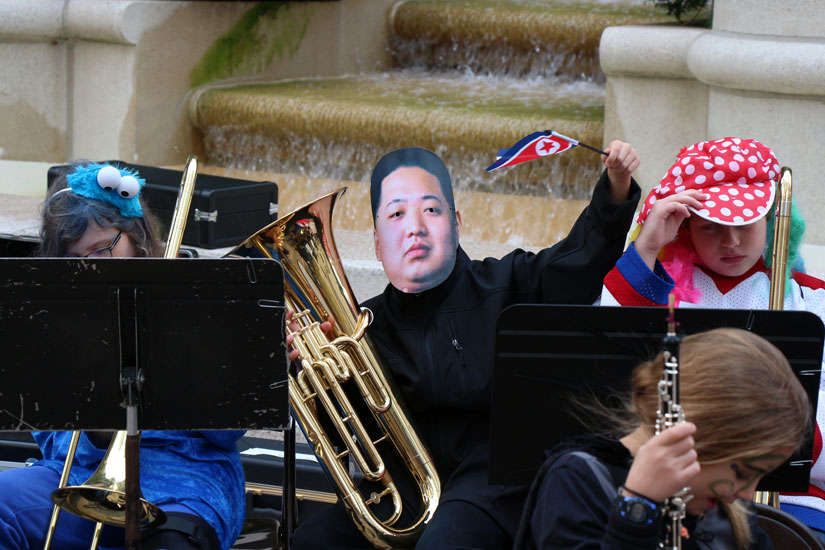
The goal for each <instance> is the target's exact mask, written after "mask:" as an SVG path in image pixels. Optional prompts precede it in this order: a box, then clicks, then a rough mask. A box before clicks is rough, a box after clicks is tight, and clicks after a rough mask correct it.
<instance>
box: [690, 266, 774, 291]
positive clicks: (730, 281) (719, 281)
mask: <svg viewBox="0 0 825 550" xmlns="http://www.w3.org/2000/svg"><path fill="white" fill-rule="evenodd" d="M699 269H701V270H702V271H704V272H705V274H706V275H707V276H708V277H710V278H711V280H712V281H713V284H715V285H716V288H717V289H719V292H721V293H722V294H727V293H728V292H730V291H731V290H733V289H734V288H736V286H737V285H738V284H739V283H741V282H742V281H744V280H745V279H748V278H750V277H751V276H752V275H753V274H754V273H759V272H762V273H767V272H768V268H767V267H765V260H764V259H763V258H759V259H758V260H757V261H756V263H755V264H753V266H752V267H751V268H750V269H749V270H747V271H746V272H744V273H743V274H741V275H738V276H736V277H725V276H724V275H719V274H718V273H716V272H714V271H711V270H710V269H706V268H705V267H702V266H701V265H700V266H699Z"/></svg>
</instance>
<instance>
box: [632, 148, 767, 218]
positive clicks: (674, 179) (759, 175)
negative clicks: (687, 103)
mask: <svg viewBox="0 0 825 550" xmlns="http://www.w3.org/2000/svg"><path fill="white" fill-rule="evenodd" d="M778 179H779V163H778V162H777V160H776V156H775V155H774V154H773V151H771V150H770V149H769V148H767V147H765V146H764V145H762V144H761V143H759V142H758V141H756V140H755V139H740V138H734V137H728V138H722V139H715V140H712V141H701V142H699V143H695V144H693V145H691V146H690V147H684V148H682V150H681V151H680V152H679V156H678V157H677V158H676V163H675V164H674V165H673V166H671V167H670V168H669V169H668V171H667V173H666V174H665V176H664V177H663V178H662V181H661V183H659V185H657V186H656V187H654V188H653V190H652V191H651V192H650V194H649V195H648V196H647V199H645V202H644V204H643V205H642V210H641V212H639V216H638V217H637V218H636V222H637V223H639V224H642V223H644V221H645V218H647V215H648V214H649V213H650V209H651V208H653V205H654V204H656V201H658V200H661V199H663V198H665V197H669V196H670V195H674V194H676V193H681V192H682V191H685V190H687V189H697V190H700V191H702V192H703V193H705V194H707V195H710V196H709V197H708V199H707V200H705V202H704V208H703V209H701V210H696V209H694V208H691V211H693V212H695V213H696V214H698V215H699V216H701V217H702V218H704V219H706V220H710V221H712V222H716V223H720V224H723V225H746V224H749V223H753V222H755V221H757V220H759V219H760V218H761V217H762V216H764V215H765V214H767V213H768V210H769V208H770V206H771V204H773V199H774V194H775V192H776V181H777V180H778Z"/></svg>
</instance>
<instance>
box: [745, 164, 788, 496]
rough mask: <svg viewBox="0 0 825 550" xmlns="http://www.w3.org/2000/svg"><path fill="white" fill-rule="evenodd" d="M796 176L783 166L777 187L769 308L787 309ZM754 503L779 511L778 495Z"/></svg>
mask: <svg viewBox="0 0 825 550" xmlns="http://www.w3.org/2000/svg"><path fill="white" fill-rule="evenodd" d="M792 196H793V173H792V172H791V169H790V168H788V167H787V166H783V167H782V170H781V177H780V178H779V184H778V185H777V188H776V196H775V198H774V202H775V206H774V209H773V252H772V254H771V288H770V296H769V298H768V309H772V310H777V309H784V308H785V271H786V268H787V266H788V242H789V240H790V236H791V204H792V201H791V199H792ZM753 500H754V501H755V502H758V503H760V504H765V505H767V506H773V507H774V508H779V493H776V492H772V491H757V492H756V493H755V494H754V496H753Z"/></svg>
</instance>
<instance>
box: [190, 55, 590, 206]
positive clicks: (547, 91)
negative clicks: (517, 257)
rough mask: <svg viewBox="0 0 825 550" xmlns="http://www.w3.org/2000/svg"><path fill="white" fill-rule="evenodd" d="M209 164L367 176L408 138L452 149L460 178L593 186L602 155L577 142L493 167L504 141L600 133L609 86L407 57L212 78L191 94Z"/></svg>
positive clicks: (552, 189) (557, 191) (549, 192)
mask: <svg viewBox="0 0 825 550" xmlns="http://www.w3.org/2000/svg"><path fill="white" fill-rule="evenodd" d="M190 113H191V118H192V120H193V121H194V123H195V125H196V126H197V127H198V128H200V130H201V131H202V132H203V134H204V143H205V148H206V155H207V157H208V162H209V163H210V164H214V165H219V166H226V167H230V168H238V169H254V170H268V171H277V172H291V173H297V174H303V175H306V176H313V177H326V178H335V179H341V180H355V181H365V180H366V179H368V178H369V170H371V168H372V166H373V164H374V163H375V160H376V159H377V158H379V157H380V156H381V155H383V154H384V153H386V152H387V151H390V150H392V149H394V148H398V147H406V146H420V147H426V148H428V149H431V150H433V151H435V152H436V153H438V154H439V155H441V156H442V158H443V159H444V160H445V162H446V163H447V165H448V166H449V167H450V170H451V172H452V175H453V178H454V181H455V185H456V187H457V188H458V189H459V190H473V191H484V192H495V193H509V194H517V195H537V196H556V197H564V198H579V199H580V198H586V197H587V196H588V194H589V192H590V189H591V186H592V184H593V181H594V180H595V178H596V177H597V176H598V173H599V172H600V170H601V168H600V166H601V165H600V159H599V155H598V154H596V153H593V152H591V151H587V150H585V149H583V148H576V149H573V150H571V151H568V152H566V153H564V154H563V155H559V156H556V157H548V158H546V159H542V160H541V161H534V162H530V163H524V164H522V165H519V166H516V167H513V168H510V169H507V170H499V171H496V172H492V173H487V172H485V168H486V167H487V166H489V165H490V164H492V162H493V161H494V160H495V155H496V152H497V151H498V150H499V149H502V148H506V147H509V146H511V145H512V144H514V143H515V142H516V141H518V140H519V139H520V138H522V137H524V136H525V135H527V134H529V133H531V132H534V131H537V130H546V129H553V130H556V131H557V132H560V133H562V134H565V135H568V136H570V137H573V138H575V139H578V140H580V141H582V142H585V143H589V144H592V145H596V146H599V145H601V141H602V132H603V117H604V89H603V87H602V86H601V85H599V84H597V83H593V82H588V81H577V82H571V81H567V80H564V79H559V78H555V77H550V78H546V77H532V78H521V79H519V78H510V77H502V76H495V77H492V76H475V75H467V74H463V73H458V72H453V73H438V72H436V73H433V72H429V71H424V70H420V69H405V70H398V71H391V72H388V73H376V74H364V75H358V76H344V77H338V78H319V79H303V80H290V81H281V82H272V83H265V84H258V85H242V86H235V87H222V88H213V89H205V90H202V91H201V92H200V93H199V94H198V95H196V96H195V97H194V98H193V99H192V103H191V104H190Z"/></svg>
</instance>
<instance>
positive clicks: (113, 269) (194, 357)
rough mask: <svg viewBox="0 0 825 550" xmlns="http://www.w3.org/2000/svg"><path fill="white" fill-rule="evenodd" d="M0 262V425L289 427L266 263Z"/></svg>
mask: <svg viewBox="0 0 825 550" xmlns="http://www.w3.org/2000/svg"><path fill="white" fill-rule="evenodd" d="M0 272H1V273H3V280H2V281H0V292H2V296H3V300H2V303H0V335H1V336H0V338H2V341H1V342H0V350H2V354H3V360H2V361H0V380H2V385H0V430H15V431H34V430H123V429H124V426H125V427H127V428H128V431H129V433H130V435H131V434H133V432H135V431H136V430H137V429H141V430H143V429H151V430H223V429H242V430H245V429H271V430H286V429H289V428H290V426H291V423H290V416H289V397H288V385H287V376H286V367H287V359H286V345H285V342H284V340H285V334H284V333H285V326H284V313H285V312H284V287H283V272H282V270H281V266H280V264H279V263H278V262H276V261H273V260H268V259H192V260H186V261H180V260H166V259H160V258H140V259H138V258H128V259H96V260H95V259H48V258H32V259H5V258H2V259H0ZM130 405H131V406H130ZM124 407H126V408H127V410H128V414H127V410H124ZM134 458H136V457H134ZM134 458H132V459H131V460H134ZM128 461H129V459H127V462H128ZM135 464H136V462H135ZM127 467H128V464H127ZM127 478H128V473H127ZM287 489H288V488H287V487H285V488H284V491H285V494H286V491H287ZM290 489H292V490H294V487H291V488H290ZM127 499H128V494H127ZM288 502H291V499H289V498H284V503H285V504H284V506H286V505H287V504H286V503H288ZM127 507H128V504H127ZM133 520H134V518H133ZM128 523H129V517H128V513H127V537H128V536H129V533H128ZM129 547H130V548H131V547H132V546H129Z"/></svg>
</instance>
